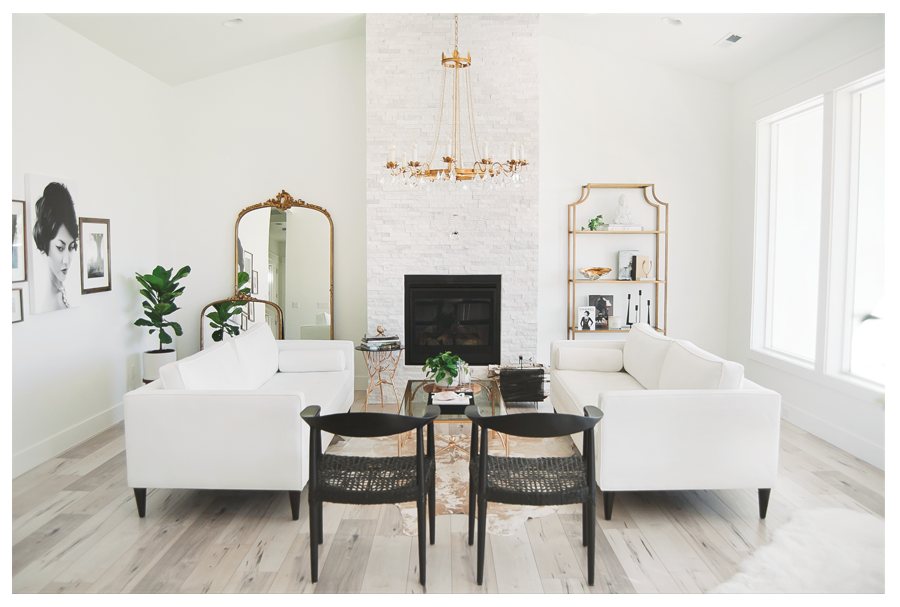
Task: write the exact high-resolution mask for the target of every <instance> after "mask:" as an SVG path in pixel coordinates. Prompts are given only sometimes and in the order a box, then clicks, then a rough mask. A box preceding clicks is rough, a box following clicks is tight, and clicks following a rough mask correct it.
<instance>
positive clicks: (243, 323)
mask: <svg viewBox="0 0 900 607" xmlns="http://www.w3.org/2000/svg"><path fill="white" fill-rule="evenodd" d="M246 330H247V313H246V312H241V331H246Z"/></svg>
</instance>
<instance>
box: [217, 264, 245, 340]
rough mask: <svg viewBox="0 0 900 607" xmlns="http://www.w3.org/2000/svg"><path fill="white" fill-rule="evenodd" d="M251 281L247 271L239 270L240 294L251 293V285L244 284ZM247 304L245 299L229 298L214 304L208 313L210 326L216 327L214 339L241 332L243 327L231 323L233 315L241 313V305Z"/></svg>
mask: <svg viewBox="0 0 900 607" xmlns="http://www.w3.org/2000/svg"><path fill="white" fill-rule="evenodd" d="M249 281H250V275H249V274H248V273H247V272H238V292H237V294H240V295H250V287H245V286H244V285H245V284H247V283H248V282H249ZM244 305H247V302H245V301H239V300H237V301H236V300H228V301H220V302H219V303H217V304H216V305H214V306H213V309H212V311H211V312H210V313H209V314H207V315H206V318H208V319H209V320H210V323H209V326H210V327H211V328H212V329H214V330H213V334H212V338H213V341H222V340H223V339H225V335H226V334H227V335H229V336H231V337H235V336H237V335H240V334H241V328H240V326H238V325H235V324H232V323H231V317H232V316H234V315H235V314H238V313H240V309H241V306H244Z"/></svg>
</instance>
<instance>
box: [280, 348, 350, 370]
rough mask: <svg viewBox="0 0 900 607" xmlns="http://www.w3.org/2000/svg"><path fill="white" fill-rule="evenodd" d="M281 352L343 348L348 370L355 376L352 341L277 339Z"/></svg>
mask: <svg viewBox="0 0 900 607" xmlns="http://www.w3.org/2000/svg"><path fill="white" fill-rule="evenodd" d="M275 343H277V344H278V350H279V352H283V351H285V350H343V351H344V360H346V361H347V363H346V364H347V368H346V370H347V371H350V376H351V377H355V375H354V371H353V354H354V350H353V348H354V347H355V345H354V343H353V342H352V341H348V340H338V339H282V340H279V341H276V342H275Z"/></svg>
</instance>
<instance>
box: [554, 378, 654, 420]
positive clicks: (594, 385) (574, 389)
mask: <svg viewBox="0 0 900 607" xmlns="http://www.w3.org/2000/svg"><path fill="white" fill-rule="evenodd" d="M554 381H555V383H554V384H553V387H552V390H558V389H561V390H564V391H565V392H566V393H567V395H568V396H569V397H570V398H571V399H572V402H573V404H574V409H575V410H574V411H567V413H574V414H576V415H579V414H580V413H579V412H583V409H584V407H585V406H586V405H593V406H595V407H596V406H597V403H598V402H599V401H598V399H599V397H600V396H602V394H603V393H604V392H609V391H611V390H643V389H644V387H643V386H642V385H641V384H640V383H638V381H637V380H636V379H634V378H633V377H631V376H630V375H629V374H628V373H624V372H623V373H602V372H596V371H570V370H563V371H560V370H557V371H556V373H555V379H554Z"/></svg>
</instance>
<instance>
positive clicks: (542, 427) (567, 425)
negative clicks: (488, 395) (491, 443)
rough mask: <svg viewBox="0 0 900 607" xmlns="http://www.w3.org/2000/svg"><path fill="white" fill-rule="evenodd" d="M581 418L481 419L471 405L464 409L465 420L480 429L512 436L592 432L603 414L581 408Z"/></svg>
mask: <svg viewBox="0 0 900 607" xmlns="http://www.w3.org/2000/svg"><path fill="white" fill-rule="evenodd" d="M585 413H586V415H585V416H581V415H570V414H567V413H516V414H514V415H495V416H490V417H482V416H481V414H480V413H479V412H478V407H477V406H475V405H472V406H469V407H466V417H468V418H469V419H471V420H472V423H473V424H478V425H479V426H481V427H482V428H488V429H490V430H496V431H497V432H502V433H504V434H512V435H513V436H524V437H527V438H551V437H554V436H566V435H569V434H575V433H576V432H584V431H585V430H590V429H592V428H593V427H594V426H595V425H596V424H597V422H599V421H600V418H602V417H603V413H602V412H601V411H600V409H598V408H597V407H590V406H588V407H585Z"/></svg>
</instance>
